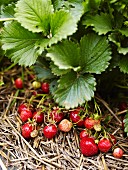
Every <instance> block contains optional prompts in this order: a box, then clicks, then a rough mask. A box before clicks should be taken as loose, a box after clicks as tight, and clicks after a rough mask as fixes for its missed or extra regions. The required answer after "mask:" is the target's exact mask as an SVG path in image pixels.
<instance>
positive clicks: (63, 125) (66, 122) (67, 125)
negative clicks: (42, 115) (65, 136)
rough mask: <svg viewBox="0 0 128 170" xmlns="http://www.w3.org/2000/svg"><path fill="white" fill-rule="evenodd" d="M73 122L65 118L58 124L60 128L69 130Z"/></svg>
mask: <svg viewBox="0 0 128 170" xmlns="http://www.w3.org/2000/svg"><path fill="white" fill-rule="evenodd" d="M72 126H73V124H72V122H70V121H69V120H68V119H63V120H61V122H60V123H59V125H58V128H59V130H61V131H63V132H69V131H70V130H71V128H72Z"/></svg>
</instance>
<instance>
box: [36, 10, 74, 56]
mask: <svg viewBox="0 0 128 170" xmlns="http://www.w3.org/2000/svg"><path fill="white" fill-rule="evenodd" d="M76 30H77V22H76V20H74V19H73V18H72V16H71V14H70V13H69V12H67V11H64V10H60V11H56V12H55V13H54V14H53V15H52V16H51V22H50V32H51V35H50V37H49V38H47V39H45V41H44V40H43V41H39V43H38V44H37V46H39V51H40V53H41V52H42V51H43V50H44V47H47V46H49V47H50V46H51V45H52V44H55V43H57V42H58V41H61V40H62V39H66V38H67V36H69V35H72V34H73V33H74V32H75V31H76Z"/></svg>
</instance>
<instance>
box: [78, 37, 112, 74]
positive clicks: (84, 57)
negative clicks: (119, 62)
mask: <svg viewBox="0 0 128 170" xmlns="http://www.w3.org/2000/svg"><path fill="white" fill-rule="evenodd" d="M80 51H81V60H80V61H81V63H80V65H81V66H82V68H83V69H82V70H83V72H89V73H96V74H100V73H101V72H102V71H105V69H106V68H107V67H108V65H109V63H108V61H109V60H110V59H111V51H110V48H109V44H108V41H107V40H106V38H105V37H102V36H98V35H96V34H88V35H87V36H84V37H83V38H82V39H81V41H80Z"/></svg>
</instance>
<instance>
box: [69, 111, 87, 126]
mask: <svg viewBox="0 0 128 170" xmlns="http://www.w3.org/2000/svg"><path fill="white" fill-rule="evenodd" d="M81 110H82V109H80V108H78V109H75V110H73V111H71V112H70V115H69V117H70V120H71V121H72V122H73V123H76V125H77V126H79V127H82V126H84V119H83V118H82V117H81V115H80V112H81Z"/></svg>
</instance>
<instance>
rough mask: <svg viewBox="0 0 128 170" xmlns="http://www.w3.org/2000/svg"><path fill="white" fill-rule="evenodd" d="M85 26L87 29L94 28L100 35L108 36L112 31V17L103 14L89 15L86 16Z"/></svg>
mask: <svg viewBox="0 0 128 170" xmlns="http://www.w3.org/2000/svg"><path fill="white" fill-rule="evenodd" d="M83 25H85V26H86V27H88V26H92V27H93V30H94V31H96V32H98V34H99V35H101V34H107V33H108V32H109V31H111V30H112V23H111V17H110V15H109V14H106V13H101V14H100V15H98V14H97V15H95V16H92V15H88V16H85V18H84V21H83Z"/></svg>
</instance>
